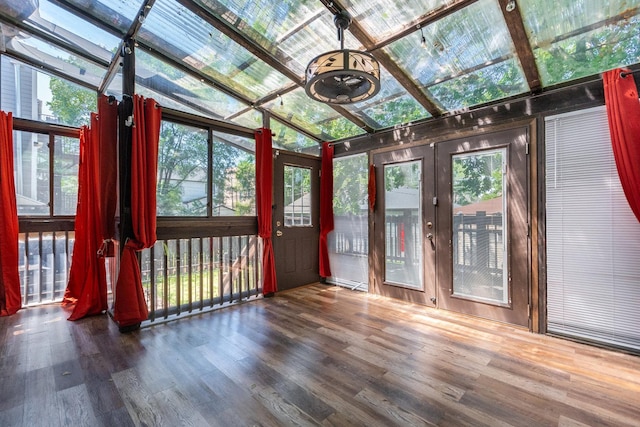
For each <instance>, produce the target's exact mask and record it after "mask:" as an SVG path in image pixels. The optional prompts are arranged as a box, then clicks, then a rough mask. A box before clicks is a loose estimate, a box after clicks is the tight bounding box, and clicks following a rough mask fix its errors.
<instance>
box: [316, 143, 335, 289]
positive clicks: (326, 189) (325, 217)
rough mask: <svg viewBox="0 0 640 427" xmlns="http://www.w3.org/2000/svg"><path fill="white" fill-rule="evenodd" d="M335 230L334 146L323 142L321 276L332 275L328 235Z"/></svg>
mask: <svg viewBox="0 0 640 427" xmlns="http://www.w3.org/2000/svg"><path fill="white" fill-rule="evenodd" d="M332 230H333V146H332V145H330V144H329V143H327V142H324V143H322V165H321V170H320V248H319V249H320V251H319V253H320V276H321V277H331V266H330V263H329V248H328V247H327V235H328V234H329V233H330V232H331V231H332Z"/></svg>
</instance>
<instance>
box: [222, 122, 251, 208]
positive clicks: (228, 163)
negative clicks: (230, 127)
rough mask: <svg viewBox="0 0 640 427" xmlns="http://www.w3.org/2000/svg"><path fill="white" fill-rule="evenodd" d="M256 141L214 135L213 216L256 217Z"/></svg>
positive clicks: (225, 135) (232, 136)
mask: <svg viewBox="0 0 640 427" xmlns="http://www.w3.org/2000/svg"><path fill="white" fill-rule="evenodd" d="M254 153H255V140H253V139H249V138H243V137H240V136H235V135H227V134H222V133H215V134H214V136H213V195H212V198H213V216H242V215H249V216H254V215H255V214H256V206H255V201H256V157H255V154H254Z"/></svg>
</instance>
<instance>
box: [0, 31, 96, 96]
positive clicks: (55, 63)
mask: <svg viewBox="0 0 640 427" xmlns="http://www.w3.org/2000/svg"><path fill="white" fill-rule="evenodd" d="M1 27H2V34H3V35H4V37H5V40H4V42H5V46H4V47H5V49H6V50H7V52H10V53H13V54H14V55H16V56H18V57H20V58H24V60H25V61H29V63H31V64H32V65H35V66H41V67H43V68H45V69H49V70H50V72H52V73H56V74H61V75H62V76H66V77H68V78H69V79H70V80H73V81H76V82H82V83H83V84H84V85H85V86H91V87H92V88H96V89H97V88H98V86H99V85H100V83H101V82H102V78H103V77H104V75H105V74H106V71H107V69H106V68H105V67H102V66H100V65H98V64H96V63H94V62H91V61H88V60H85V59H83V58H82V57H79V56H78V55H75V54H73V53H72V52H69V51H67V50H64V49H62V48H60V47H58V46H57V45H54V44H51V43H49V42H47V41H44V40H42V39H40V38H39V37H34V36H33V35H31V34H29V33H28V32H26V31H21V30H19V29H17V28H15V27H13V26H12V25H9V24H2V25H1Z"/></svg>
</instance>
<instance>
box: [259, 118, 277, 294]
mask: <svg viewBox="0 0 640 427" xmlns="http://www.w3.org/2000/svg"><path fill="white" fill-rule="evenodd" d="M255 138H256V203H257V206H256V210H257V214H258V235H259V236H260V238H262V245H263V252H262V272H263V273H262V294H263V295H273V293H274V292H275V291H276V290H277V281H276V264H275V259H274V256H273V243H272V241H271V214H272V212H271V205H272V199H273V161H272V157H271V144H272V142H271V130H270V129H266V128H261V129H257V130H256V131H255Z"/></svg>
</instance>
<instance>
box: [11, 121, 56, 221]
mask: <svg viewBox="0 0 640 427" xmlns="http://www.w3.org/2000/svg"><path fill="white" fill-rule="evenodd" d="M48 146H49V136H48V135H43V134H37V133H30V132H22V131H14V132H13V165H14V166H13V167H14V168H15V172H14V173H15V186H16V204H17V206H18V215H38V216H40V215H45V216H49V214H50V213H49V201H50V198H49V196H50V194H49V148H48Z"/></svg>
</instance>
